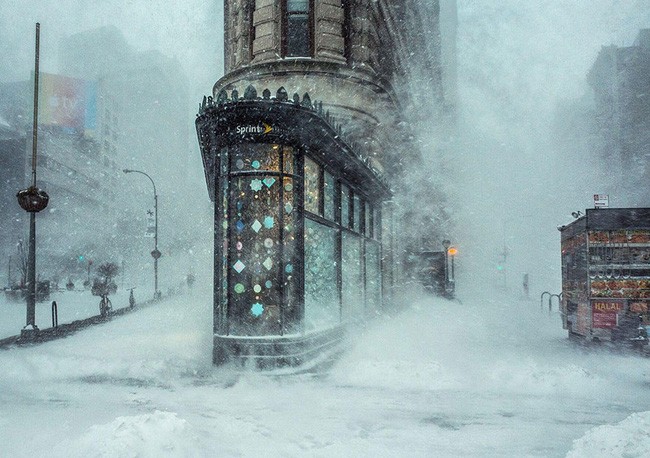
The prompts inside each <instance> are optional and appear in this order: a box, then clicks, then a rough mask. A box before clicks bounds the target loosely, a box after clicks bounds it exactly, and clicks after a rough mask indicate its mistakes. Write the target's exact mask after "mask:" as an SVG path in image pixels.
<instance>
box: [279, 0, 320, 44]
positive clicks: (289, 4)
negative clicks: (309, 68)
mask: <svg viewBox="0 0 650 458" xmlns="http://www.w3.org/2000/svg"><path fill="white" fill-rule="evenodd" d="M312 1H313V0H285V2H284V4H283V5H284V33H283V41H284V46H283V48H284V55H285V56H286V57H311V55H312V35H313V32H312V13H313V8H312Z"/></svg>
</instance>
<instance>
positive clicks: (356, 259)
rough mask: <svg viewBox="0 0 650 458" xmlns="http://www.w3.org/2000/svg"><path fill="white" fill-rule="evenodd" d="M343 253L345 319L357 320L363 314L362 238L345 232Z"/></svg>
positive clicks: (342, 272)
mask: <svg viewBox="0 0 650 458" xmlns="http://www.w3.org/2000/svg"><path fill="white" fill-rule="evenodd" d="M342 236H343V241H342V242H343V243H342V252H341V280H342V282H341V283H342V284H341V290H342V295H343V317H344V319H348V320H349V319H357V318H360V317H361V316H362V314H363V309H364V306H363V293H364V292H363V289H364V288H363V287H364V285H363V275H362V274H363V272H362V270H361V238H360V237H359V236H357V235H355V234H352V233H351V232H347V231H343V234H342Z"/></svg>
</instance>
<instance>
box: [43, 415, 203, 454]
mask: <svg viewBox="0 0 650 458" xmlns="http://www.w3.org/2000/svg"><path fill="white" fill-rule="evenodd" d="M201 449H202V447H201V446H200V445H199V444H198V439H197V436H196V435H195V434H194V433H193V431H192V428H191V427H190V425H189V424H188V423H187V422H186V421H185V420H183V419H181V418H178V417H177V415H176V414H175V413H172V412H161V411H159V410H156V411H155V412H154V413H151V414H144V415H137V416H130V417H117V418H116V419H115V420H113V421H112V422H110V423H108V424H104V425H95V426H92V427H90V428H89V429H88V430H87V431H86V432H85V433H84V434H82V435H81V436H80V437H79V438H77V439H73V440H66V441H65V442H62V443H61V444H59V445H58V446H57V447H55V449H54V456H66V457H70V456H79V457H81V456H84V457H142V458H146V457H152V458H153V457H156V458H157V457H160V456H179V457H180V456H182V457H194V456H197V457H198V456H204V452H203V451H202V450H201Z"/></svg>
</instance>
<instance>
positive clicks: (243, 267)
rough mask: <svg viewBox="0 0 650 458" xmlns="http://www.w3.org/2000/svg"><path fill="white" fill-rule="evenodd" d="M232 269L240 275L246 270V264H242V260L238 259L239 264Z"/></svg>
mask: <svg viewBox="0 0 650 458" xmlns="http://www.w3.org/2000/svg"><path fill="white" fill-rule="evenodd" d="M232 268H233V269H235V270H236V271H237V273H238V274H240V273H241V272H242V270H244V269H245V268H246V264H244V263H243V262H241V260H240V259H238V260H237V262H236V263H235V265H234V266H232Z"/></svg>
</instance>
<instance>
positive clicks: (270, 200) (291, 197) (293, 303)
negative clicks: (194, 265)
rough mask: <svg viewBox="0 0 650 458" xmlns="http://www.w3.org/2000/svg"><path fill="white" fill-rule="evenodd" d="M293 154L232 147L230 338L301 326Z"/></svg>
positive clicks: (227, 263)
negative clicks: (294, 271)
mask: <svg viewBox="0 0 650 458" xmlns="http://www.w3.org/2000/svg"><path fill="white" fill-rule="evenodd" d="M294 159H295V157H294V154H293V151H292V149H291V148H288V147H281V146H280V145H271V144H255V143H242V144H240V145H237V146H233V147H230V148H228V152H227V160H223V161H222V166H224V171H225V172H227V173H228V180H224V183H227V185H224V195H223V209H224V217H223V229H225V230H226V231H227V237H225V238H224V243H223V253H224V254H225V256H224V259H223V264H222V269H223V270H222V280H223V283H222V285H221V286H222V288H223V289H222V297H223V298H224V299H225V300H226V302H225V303H224V310H223V311H222V313H227V316H228V328H227V332H228V334H230V335H240V336H247V335H281V334H286V333H289V332H293V331H294V330H296V329H297V328H298V326H299V319H300V310H298V306H297V300H296V293H297V288H296V285H295V280H294V273H293V269H294V264H295V256H296V247H295V245H296V242H295V230H296V228H295V224H294V215H293V213H294V208H295V207H296V202H295V193H294V192H293V184H294V180H293V178H292V177H291V176H286V175H283V173H282V172H281V167H280V164H284V166H283V169H284V170H285V171H287V170H293V168H294V167H293V160H294Z"/></svg>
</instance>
